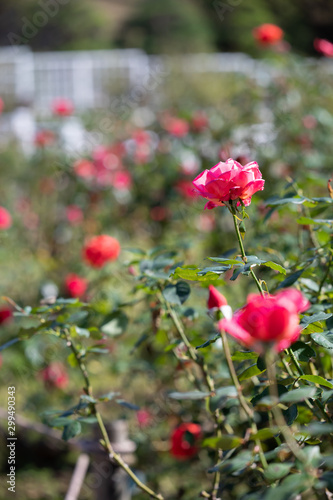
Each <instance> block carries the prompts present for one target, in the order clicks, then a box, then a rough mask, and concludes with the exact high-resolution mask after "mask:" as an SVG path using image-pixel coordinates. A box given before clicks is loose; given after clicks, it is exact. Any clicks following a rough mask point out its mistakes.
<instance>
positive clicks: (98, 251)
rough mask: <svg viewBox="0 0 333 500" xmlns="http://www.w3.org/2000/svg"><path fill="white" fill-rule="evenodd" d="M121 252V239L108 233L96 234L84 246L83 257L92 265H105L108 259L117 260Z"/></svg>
mask: <svg viewBox="0 0 333 500" xmlns="http://www.w3.org/2000/svg"><path fill="white" fill-rule="evenodd" d="M119 253H120V244H119V241H118V240H116V239H115V238H113V237H112V236H109V235H107V234H102V235H100V236H94V237H93V238H91V239H90V240H89V241H88V242H87V243H86V244H85V246H84V248H83V252H82V255H83V258H84V260H85V261H86V262H87V263H88V264H90V265H91V266H92V267H103V266H104V265H105V264H106V263H107V262H108V261H113V260H116V259H117V258H118V256H119Z"/></svg>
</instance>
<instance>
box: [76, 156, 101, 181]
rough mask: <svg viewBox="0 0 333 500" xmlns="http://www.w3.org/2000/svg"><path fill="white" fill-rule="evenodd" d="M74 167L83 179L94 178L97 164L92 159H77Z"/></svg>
mask: <svg viewBox="0 0 333 500" xmlns="http://www.w3.org/2000/svg"><path fill="white" fill-rule="evenodd" d="M73 168H74V172H75V173H76V175H77V176H79V177H82V178H83V179H93V178H94V176H95V175H96V169H95V165H94V164H93V162H92V161H89V160H86V159H82V160H77V161H76V162H75V163H74V165H73Z"/></svg>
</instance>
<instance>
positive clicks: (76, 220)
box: [66, 205, 83, 226]
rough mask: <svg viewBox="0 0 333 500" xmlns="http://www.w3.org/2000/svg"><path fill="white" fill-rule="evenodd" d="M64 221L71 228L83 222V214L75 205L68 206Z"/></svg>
mask: <svg viewBox="0 0 333 500" xmlns="http://www.w3.org/2000/svg"><path fill="white" fill-rule="evenodd" d="M66 219H67V220H68V222H69V223H70V224H72V225H73V226H75V225H77V224H80V222H82V221H83V212H82V210H81V208H80V207H78V206H77V205H68V207H66Z"/></svg>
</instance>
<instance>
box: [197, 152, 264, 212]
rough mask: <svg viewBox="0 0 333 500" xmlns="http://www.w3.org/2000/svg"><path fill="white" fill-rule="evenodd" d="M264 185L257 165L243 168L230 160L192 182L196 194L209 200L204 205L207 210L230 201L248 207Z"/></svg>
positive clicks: (251, 164) (250, 164)
mask: <svg viewBox="0 0 333 500" xmlns="http://www.w3.org/2000/svg"><path fill="white" fill-rule="evenodd" d="M264 184H265V181H264V180H263V179H262V175H261V172H260V170H259V166H258V163H256V162H255V161H252V162H251V163H248V164H247V165H245V166H244V167H243V166H242V165H241V164H240V163H238V162H237V161H235V160H233V159H232V158H229V159H228V160H227V161H226V162H225V163H224V162H222V161H220V163H218V164H217V165H215V166H214V167H213V168H211V169H210V170H204V172H201V174H199V175H198V177H196V178H195V179H194V181H193V185H194V187H195V188H196V189H195V190H196V192H197V193H199V194H200V195H201V196H203V197H204V198H207V199H208V200H209V202H208V203H206V205H205V208H208V209H212V208H215V207H216V206H223V205H224V204H225V203H228V202H230V201H232V200H238V201H242V203H244V205H245V206H248V205H250V203H251V197H252V195H254V193H256V192H257V191H262V190H263V189H264Z"/></svg>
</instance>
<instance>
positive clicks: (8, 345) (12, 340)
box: [0, 338, 21, 351]
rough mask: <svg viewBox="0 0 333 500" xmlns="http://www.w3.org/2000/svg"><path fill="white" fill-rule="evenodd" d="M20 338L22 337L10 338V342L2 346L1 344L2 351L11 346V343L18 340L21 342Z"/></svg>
mask: <svg viewBox="0 0 333 500" xmlns="http://www.w3.org/2000/svg"><path fill="white" fill-rule="evenodd" d="M20 340H21V339H19V338H16V339H11V340H8V342H6V343H5V344H3V345H2V346H0V351H3V350H4V349H7V347H10V346H11V345H14V344H16V342H19V341H20Z"/></svg>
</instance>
